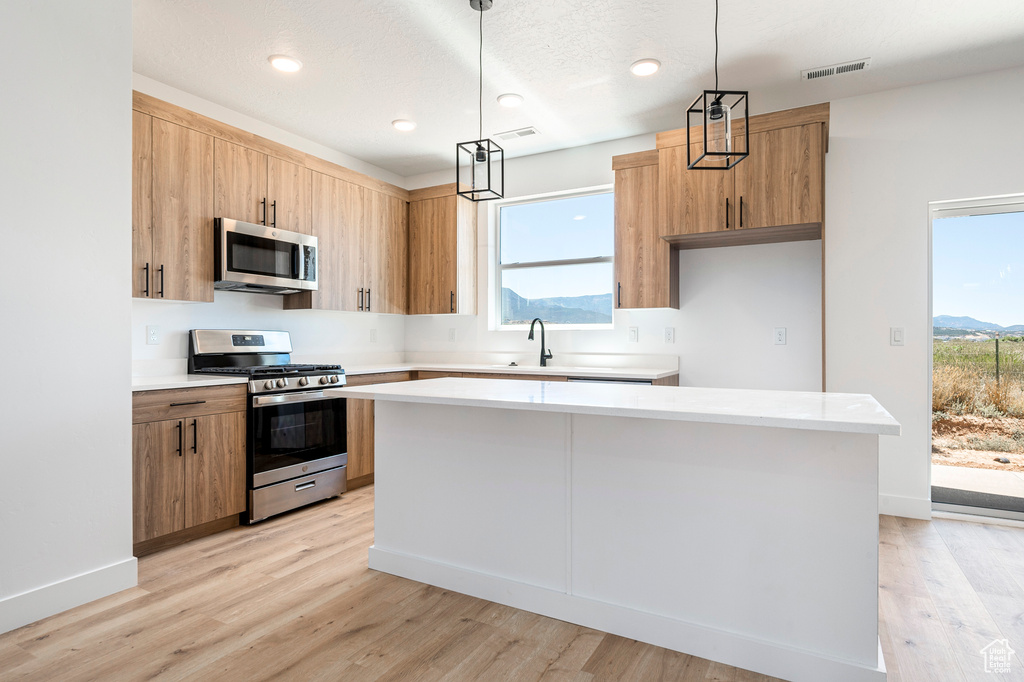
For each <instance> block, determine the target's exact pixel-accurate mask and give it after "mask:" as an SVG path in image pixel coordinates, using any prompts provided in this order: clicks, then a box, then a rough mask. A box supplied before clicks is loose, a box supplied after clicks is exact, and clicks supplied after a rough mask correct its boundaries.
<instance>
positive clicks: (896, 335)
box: [889, 327, 903, 346]
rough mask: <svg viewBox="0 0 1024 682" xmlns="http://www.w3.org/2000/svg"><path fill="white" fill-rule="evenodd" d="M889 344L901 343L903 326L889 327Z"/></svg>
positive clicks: (896, 344) (899, 344)
mask: <svg viewBox="0 0 1024 682" xmlns="http://www.w3.org/2000/svg"><path fill="white" fill-rule="evenodd" d="M889 345H890V346H902V345H903V327H889Z"/></svg>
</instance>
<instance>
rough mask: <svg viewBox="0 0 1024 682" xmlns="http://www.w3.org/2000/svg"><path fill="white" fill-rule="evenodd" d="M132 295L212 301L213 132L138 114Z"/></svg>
mask: <svg viewBox="0 0 1024 682" xmlns="http://www.w3.org/2000/svg"><path fill="white" fill-rule="evenodd" d="M132 269H133V277H132V295H133V296H135V297H139V298H164V299H173V300H179V301H212V300H213V138H211V137H210V136H209V135H204V134H203V133H199V132H196V131H194V130H190V129H188V128H185V127H182V126H179V125H176V124H174V123H169V122H168V121H164V120H161V119H155V118H153V117H151V116H148V115H146V114H142V113H139V112H133V113H132Z"/></svg>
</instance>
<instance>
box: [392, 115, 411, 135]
mask: <svg viewBox="0 0 1024 682" xmlns="http://www.w3.org/2000/svg"><path fill="white" fill-rule="evenodd" d="M391 125H393V126H395V130H401V131H402V132H403V133H407V132H409V131H410V130H416V121H409V120H406V119H404V118H399V119H395V120H394V121H392V122H391Z"/></svg>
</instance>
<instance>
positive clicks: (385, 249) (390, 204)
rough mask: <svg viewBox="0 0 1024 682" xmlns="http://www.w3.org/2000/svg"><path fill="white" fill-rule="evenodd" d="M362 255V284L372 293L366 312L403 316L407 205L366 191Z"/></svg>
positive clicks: (404, 306) (406, 258) (378, 193)
mask: <svg viewBox="0 0 1024 682" xmlns="http://www.w3.org/2000/svg"><path fill="white" fill-rule="evenodd" d="M364 199H365V208H366V215H365V218H366V220H365V226H366V230H365V232H364V242H363V244H364V246H363V255H364V256H365V261H364V263H363V271H364V281H365V282H366V286H367V289H369V290H371V292H370V293H369V294H368V295H367V304H368V309H369V310H370V311H371V312H375V313H398V314H401V313H404V312H405V309H406V278H407V273H408V267H407V262H408V231H407V229H406V221H407V215H408V209H407V208H406V202H405V201H403V200H401V199H399V198H397V197H393V196H390V195H388V194H384V193H383V192H374V191H370V190H367V191H366V192H365V194H364Z"/></svg>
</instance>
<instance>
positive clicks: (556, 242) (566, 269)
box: [500, 192, 615, 298]
mask: <svg viewBox="0 0 1024 682" xmlns="http://www.w3.org/2000/svg"><path fill="white" fill-rule="evenodd" d="M500 210H501V262H502V263H526V262H532V261H539V260H565V259H568V258H590V257H593V256H611V255H614V251H615V232H614V229H615V228H614V198H613V195H612V194H611V192H607V193H603V194H590V195H587V196H582V197H571V198H567V199H554V200H551V201H540V202H536V203H531V204H519V205H512V206H503V207H502V208H501V209H500ZM612 277H613V274H612V265H611V263H599V264H591V265H570V266H561V267H550V268H536V269H534V268H530V269H522V270H509V271H506V272H505V274H504V280H505V281H504V286H506V287H508V288H510V289H512V290H513V291H515V292H516V293H517V294H519V295H520V296H523V297H525V298H548V297H551V296H583V295H593V294H607V293H610V292H611V291H612Z"/></svg>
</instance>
